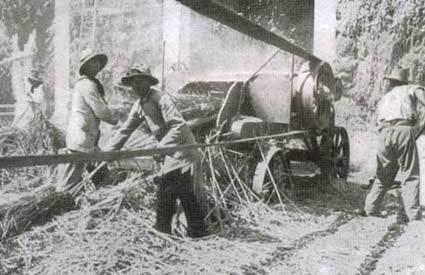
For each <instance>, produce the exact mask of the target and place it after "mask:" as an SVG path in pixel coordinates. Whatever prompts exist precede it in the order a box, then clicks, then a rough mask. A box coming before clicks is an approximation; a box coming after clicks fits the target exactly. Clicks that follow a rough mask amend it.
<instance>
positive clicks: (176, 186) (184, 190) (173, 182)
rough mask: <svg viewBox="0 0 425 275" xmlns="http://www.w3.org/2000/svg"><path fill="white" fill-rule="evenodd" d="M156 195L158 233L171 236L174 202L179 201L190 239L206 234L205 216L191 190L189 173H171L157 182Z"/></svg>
mask: <svg viewBox="0 0 425 275" xmlns="http://www.w3.org/2000/svg"><path fill="white" fill-rule="evenodd" d="M158 183H159V186H158V191H157V194H156V199H157V208H156V225H155V228H156V229H157V230H158V231H161V232H164V233H168V234H171V222H172V218H173V215H174V213H175V212H176V200H177V199H180V202H181V204H182V206H183V210H184V213H185V215H186V219H187V224H188V235H189V236H190V237H193V238H196V237H202V236H204V235H205V234H206V224H205V222H204V217H205V214H204V213H203V211H202V208H201V204H200V202H199V201H198V199H197V197H196V195H195V192H194V190H193V177H192V175H191V174H190V171H187V172H185V173H181V172H180V171H173V172H170V173H168V174H166V175H165V176H163V177H162V178H161V179H160V180H159V182H158Z"/></svg>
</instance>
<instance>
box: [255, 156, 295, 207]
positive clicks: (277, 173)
mask: <svg viewBox="0 0 425 275" xmlns="http://www.w3.org/2000/svg"><path fill="white" fill-rule="evenodd" d="M269 169H270V172H271V174H272V176H273V179H274V181H275V183H276V185H277V188H278V190H275V187H274V184H273V181H272V180H271V179H270V174H269V172H267V174H266V177H265V179H264V183H263V191H262V200H263V201H264V202H265V203H273V202H276V201H278V198H277V194H276V191H278V192H280V194H282V191H283V192H284V193H285V196H288V195H289V193H290V192H291V184H290V181H289V177H288V172H287V171H288V167H287V165H286V164H285V162H284V158H283V156H282V155H281V154H278V155H276V156H274V157H273V158H272V159H271V160H270V164H269ZM281 197H282V199H285V197H284V196H281Z"/></svg>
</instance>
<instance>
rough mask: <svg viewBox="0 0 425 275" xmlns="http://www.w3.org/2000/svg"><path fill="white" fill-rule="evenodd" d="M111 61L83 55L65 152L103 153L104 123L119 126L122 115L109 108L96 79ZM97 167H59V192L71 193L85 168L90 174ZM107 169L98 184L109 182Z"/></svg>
mask: <svg viewBox="0 0 425 275" xmlns="http://www.w3.org/2000/svg"><path fill="white" fill-rule="evenodd" d="M107 62H108V58H107V56H106V55H105V54H102V53H95V52H93V51H91V50H90V49H88V50H86V51H84V52H83V54H82V57H81V60H80V66H79V73H80V78H79V79H78V81H77V83H76V84H75V87H74V92H73V96H72V106H71V112H70V115H69V121H68V128H67V133H66V150H65V152H69V153H72V152H93V151H96V150H99V148H98V141H99V138H100V130H99V125H100V122H101V121H104V122H106V123H109V124H112V125H115V124H116V123H117V122H118V120H119V118H120V115H121V113H120V111H119V110H117V109H113V108H111V107H110V106H108V104H107V102H106V100H105V91H104V88H103V85H102V84H101V83H100V81H99V80H98V79H97V78H96V75H97V74H98V73H99V72H100V71H101V70H102V69H103V68H104V67H105V65H106V63H107ZM95 166H96V164H93V163H90V164H88V165H86V164H84V163H70V164H64V165H59V168H58V171H59V172H58V175H59V178H58V185H57V189H58V191H69V190H71V189H72V188H73V187H74V186H75V185H76V184H77V183H79V182H80V181H81V177H82V172H83V170H84V168H85V167H87V169H88V170H89V171H90V170H92V169H94V168H95ZM107 174H108V173H107V168H106V167H105V168H102V169H100V170H99V172H98V173H96V175H95V176H94V177H93V181H94V183H96V184H97V183H101V182H104V181H107Z"/></svg>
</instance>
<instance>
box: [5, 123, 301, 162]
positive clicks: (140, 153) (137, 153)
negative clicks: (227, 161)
mask: <svg viewBox="0 0 425 275" xmlns="http://www.w3.org/2000/svg"><path fill="white" fill-rule="evenodd" d="M307 132H308V130H301V131H292V132H287V133H282V134H276V135H269V136H260V137H254V138H245V139H239V140H232V141H225V142H218V143H211V144H187V145H180V146H169V147H162V148H154V149H140V150H129V151H114V152H92V153H74V154H58V155H29V156H11V157H1V158H0V168H17V167H27V166H39V165H56V164H59V163H70V162H91V161H115V160H121V159H130V158H135V157H147V156H153V155H156V154H167V155H169V154H172V153H174V152H177V151H188V150H193V149H202V148H207V147H214V146H230V145H236V144H241V143H246V142H256V141H260V140H267V139H274V138H289V137H291V138H294V137H297V136H304V135H305V134H306V133H307Z"/></svg>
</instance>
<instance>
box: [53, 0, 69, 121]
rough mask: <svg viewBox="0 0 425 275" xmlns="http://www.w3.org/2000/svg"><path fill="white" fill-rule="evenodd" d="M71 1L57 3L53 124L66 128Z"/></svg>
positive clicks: (62, 0)
mask: <svg viewBox="0 0 425 275" xmlns="http://www.w3.org/2000/svg"><path fill="white" fill-rule="evenodd" d="M70 3H71V1H70V0H56V1H55V20H54V27H55V37H54V46H55V111H54V114H53V122H54V123H55V124H56V125H57V126H59V127H60V128H63V129H64V128H65V125H66V123H67V119H68V112H69V103H70V98H71V89H70V83H69V80H70V43H71V37H70V35H71V33H70V28H71V5H70Z"/></svg>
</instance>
